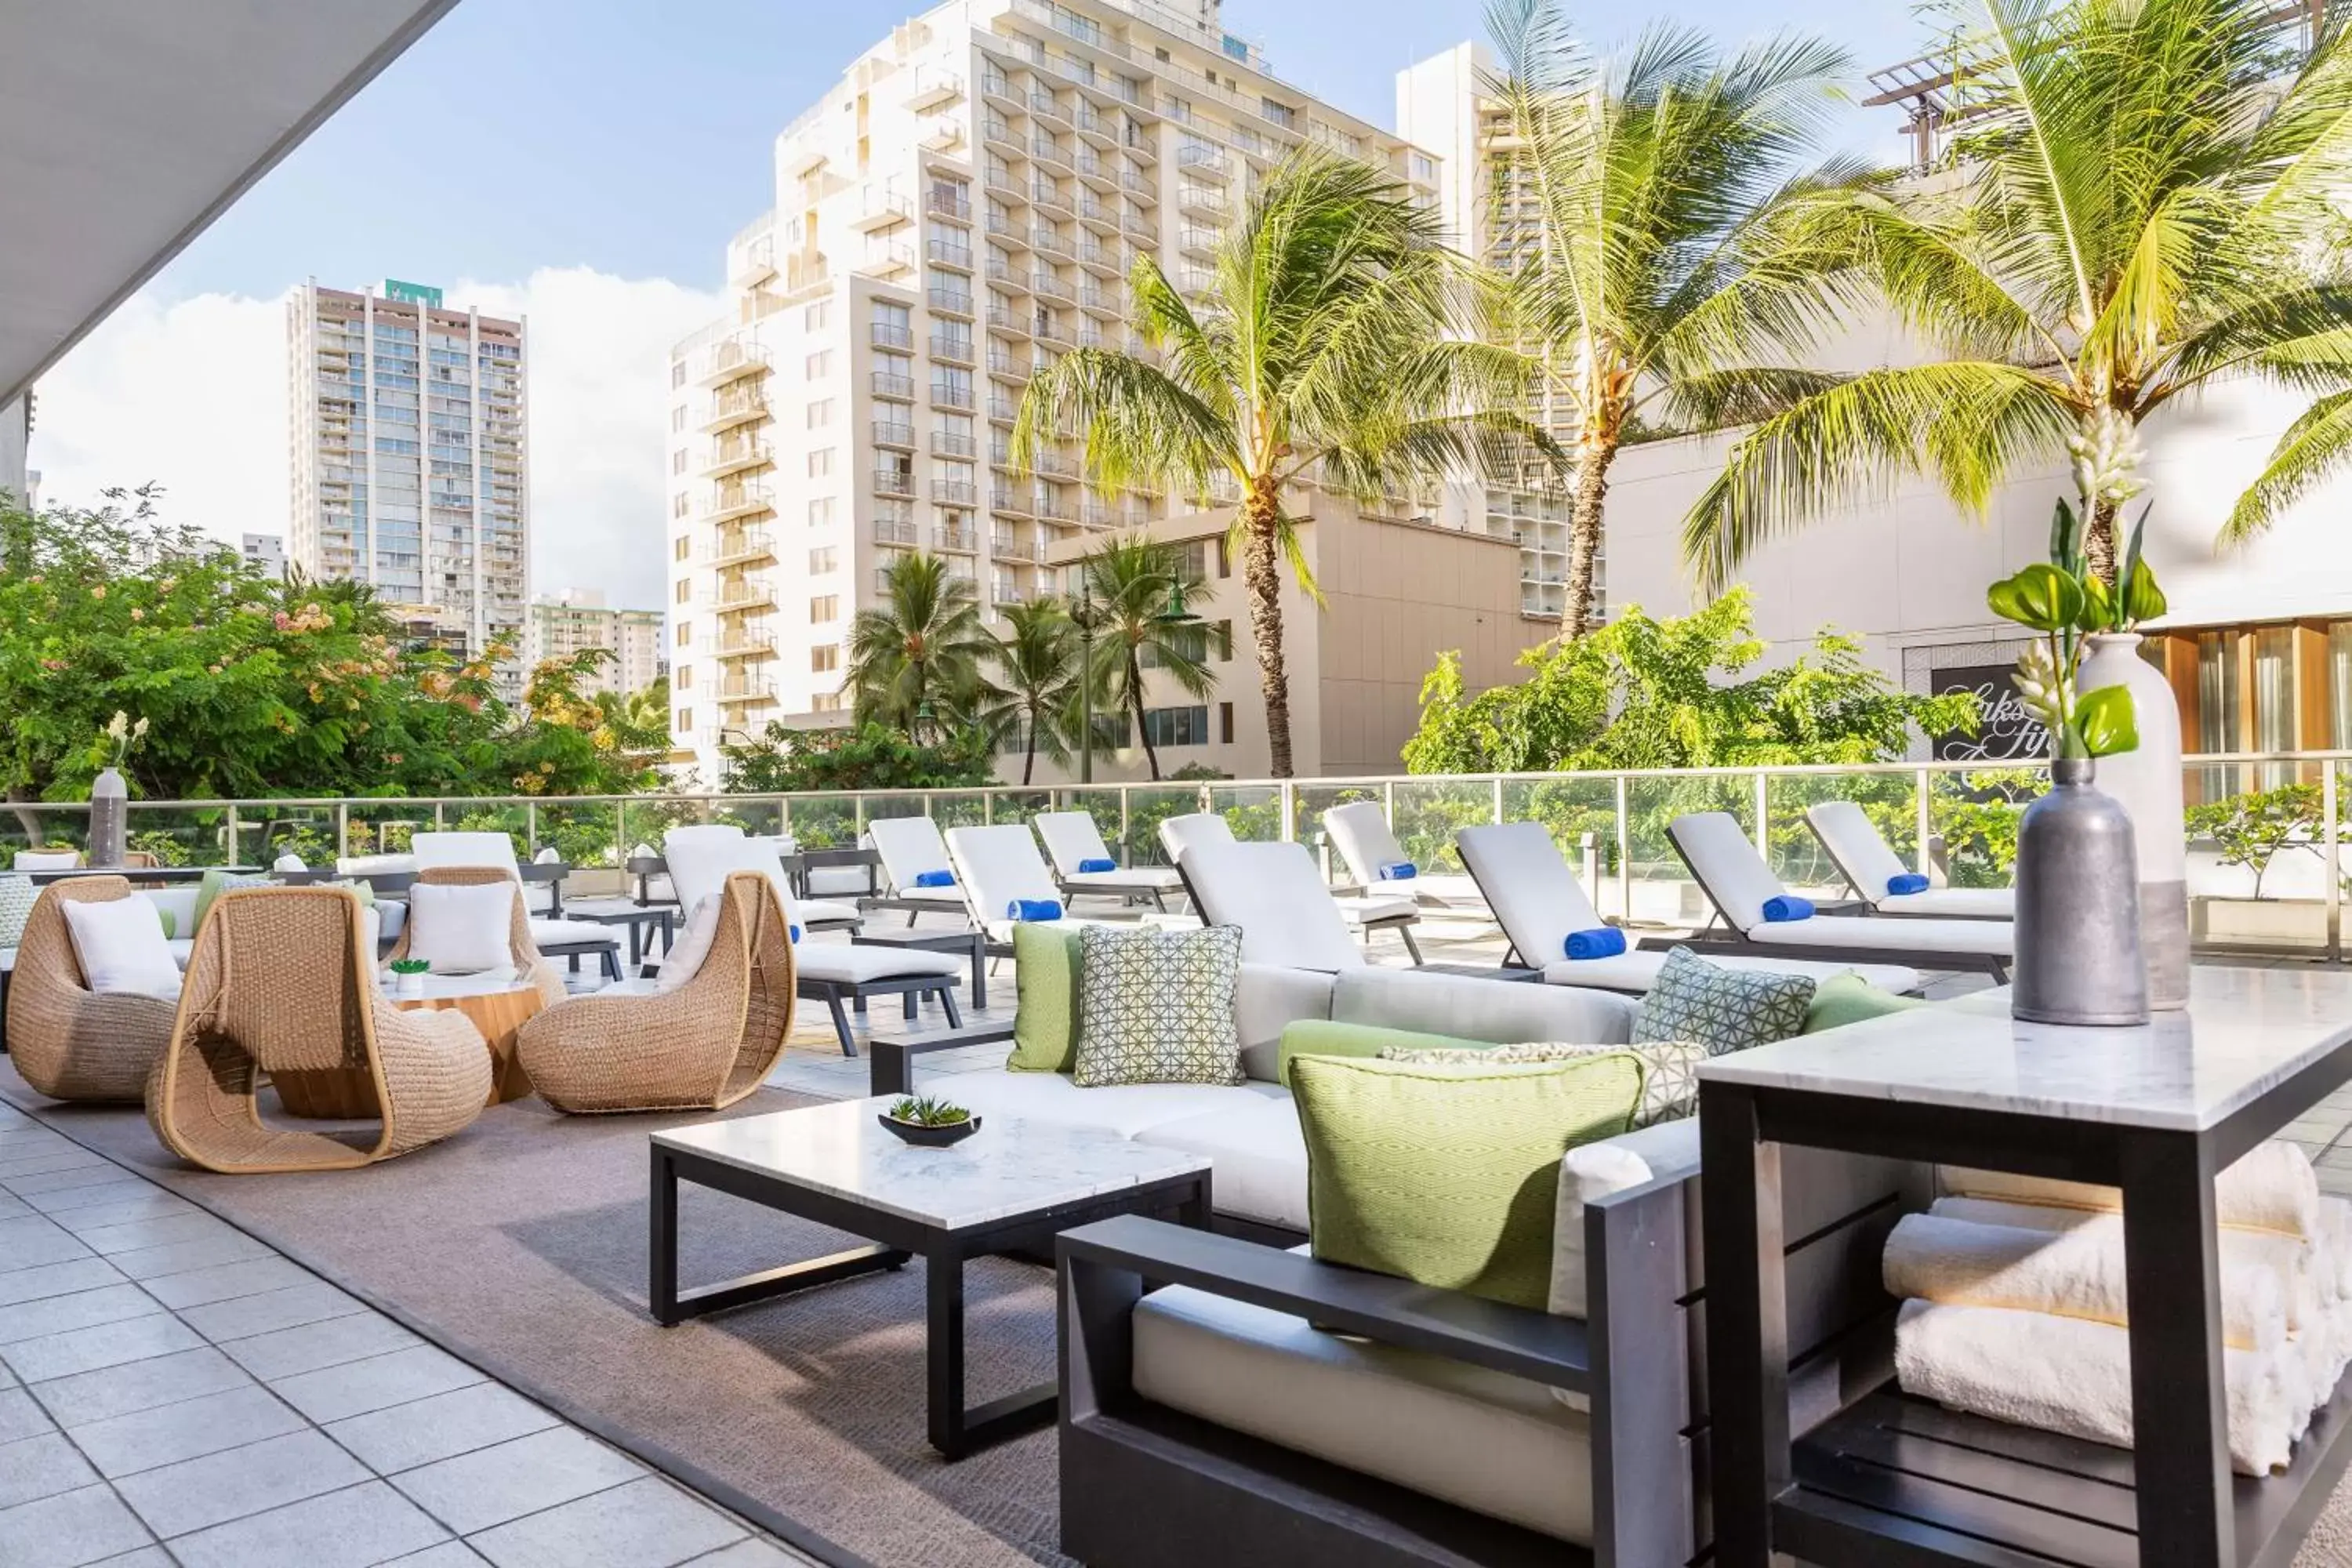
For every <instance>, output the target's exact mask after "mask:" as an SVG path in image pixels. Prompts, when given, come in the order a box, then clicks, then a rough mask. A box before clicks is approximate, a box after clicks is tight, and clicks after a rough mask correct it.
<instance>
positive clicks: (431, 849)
mask: <svg viewBox="0 0 2352 1568" xmlns="http://www.w3.org/2000/svg"><path fill="white" fill-rule="evenodd" d="M408 847H409V853H410V854H411V855H413V856H414V857H415V867H416V870H417V873H418V874H419V875H420V876H422V875H423V874H424V873H425V872H427V871H436V870H445V869H452V868H460V867H487V868H490V869H493V870H498V871H502V872H504V873H505V874H506V875H507V876H508V877H509V878H511V879H513V880H514V882H515V884H516V885H517V886H518V887H520V886H521V885H522V882H523V876H522V867H521V865H520V862H518V861H517V860H516V858H515V847H514V840H513V838H511V837H509V836H508V835H506V834H504V833H438V832H436V833H418V834H415V835H413V836H411V837H410V839H409V846H408ZM526 914H527V916H528V918H529V920H530V941H531V945H532V946H533V947H534V948H536V949H538V950H539V952H541V953H542V954H544V955H546V956H547V957H550V958H562V959H569V960H572V962H573V963H574V966H575V967H576V966H577V961H578V960H580V959H582V958H593V959H594V960H596V962H597V963H598V965H599V966H600V967H602V968H603V970H604V975H605V978H606V979H608V980H618V979H620V978H621V938H620V934H619V933H618V932H616V931H614V930H613V929H612V927H610V926H602V925H598V924H596V923H595V922H594V921H567V920H563V919H562V918H560V917H558V916H555V915H553V914H548V915H529V914H528V902H527V896H526Z"/></svg>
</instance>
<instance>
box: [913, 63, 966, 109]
mask: <svg viewBox="0 0 2352 1568" xmlns="http://www.w3.org/2000/svg"><path fill="white" fill-rule="evenodd" d="M962 96H963V78H962V77H961V75H959V74H958V73H957V72H954V71H950V70H941V69H940V68H939V67H937V66H919V67H917V68H916V69H915V79H914V80H913V81H912V82H910V83H909V84H908V88H907V95H906V97H904V98H902V99H900V100H899V101H900V102H901V103H904V104H905V105H906V106H907V107H908V108H909V109H911V110H915V111H916V112H917V113H921V112H922V111H923V110H929V109H937V108H939V107H940V105H941V104H945V103H951V102H953V101H954V100H957V99H959V98H961V97H962Z"/></svg>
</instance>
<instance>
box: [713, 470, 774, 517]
mask: <svg viewBox="0 0 2352 1568" xmlns="http://www.w3.org/2000/svg"><path fill="white" fill-rule="evenodd" d="M772 510H775V501H774V499H773V498H772V496H771V495H770V494H769V493H768V487H767V486H766V485H764V484H761V483H760V482H759V481H758V480H752V481H751V482H750V483H747V484H733V485H721V486H719V491H718V493H717V494H716V495H714V496H713V497H711V499H710V504H709V507H708V508H707V509H706V510H704V512H703V514H702V515H703V519H704V521H709V522H727V521H732V520H733V519H735V518H739V517H751V516H752V515H754V514H755V513H758V512H763V511H772Z"/></svg>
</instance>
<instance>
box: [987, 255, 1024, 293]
mask: <svg viewBox="0 0 2352 1568" xmlns="http://www.w3.org/2000/svg"><path fill="white" fill-rule="evenodd" d="M988 280H989V281H990V282H991V283H992V284H994V285H995V286H996V287H997V288H999V289H1005V290H1006V291H1008V292H1010V293H1014V294H1026V293H1027V292H1029V279H1028V275H1027V274H1026V273H1024V272H1023V271H1022V270H1021V268H1018V267H1015V266H1014V265H1013V263H1012V262H1010V261H1007V260H1005V259H1003V258H1001V257H994V256H992V257H990V258H988Z"/></svg>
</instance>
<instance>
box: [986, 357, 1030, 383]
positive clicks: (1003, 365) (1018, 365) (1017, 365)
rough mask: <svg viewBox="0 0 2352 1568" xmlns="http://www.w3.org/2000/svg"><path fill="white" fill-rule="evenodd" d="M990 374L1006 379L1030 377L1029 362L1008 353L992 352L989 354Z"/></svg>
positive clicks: (1025, 378) (1017, 379) (1020, 379)
mask: <svg viewBox="0 0 2352 1568" xmlns="http://www.w3.org/2000/svg"><path fill="white" fill-rule="evenodd" d="M988 374H991V375H993V376H997V377H999V378H1001V379H1003V380H1005V381H1026V380H1028V379H1029V362H1028V361H1027V360H1025V359H1021V358H1018V357H1016V356H1014V355H1013V354H1008V353H991V354H990V355H989V356H988Z"/></svg>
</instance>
